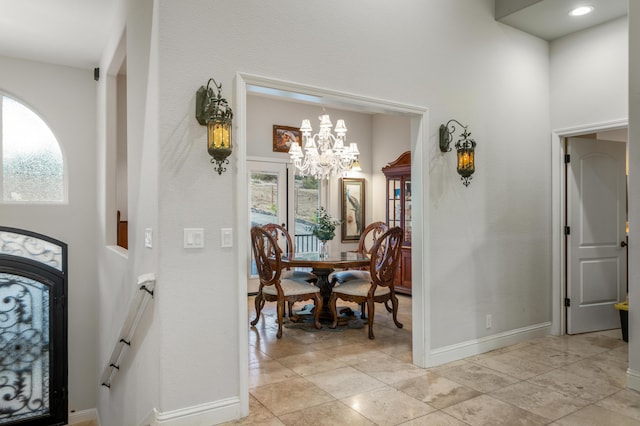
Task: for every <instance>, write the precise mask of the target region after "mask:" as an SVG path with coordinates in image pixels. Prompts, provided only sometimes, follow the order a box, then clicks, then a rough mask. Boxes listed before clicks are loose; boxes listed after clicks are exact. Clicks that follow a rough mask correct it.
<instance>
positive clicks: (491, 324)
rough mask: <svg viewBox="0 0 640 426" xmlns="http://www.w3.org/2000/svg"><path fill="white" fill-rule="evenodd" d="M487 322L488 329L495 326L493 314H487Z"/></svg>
mask: <svg viewBox="0 0 640 426" xmlns="http://www.w3.org/2000/svg"><path fill="white" fill-rule="evenodd" d="M485 322H486V326H487V328H491V327H492V326H493V317H492V316H491V314H487V317H486V319H485Z"/></svg>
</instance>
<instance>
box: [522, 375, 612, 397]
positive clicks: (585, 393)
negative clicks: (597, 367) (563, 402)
mask: <svg viewBox="0 0 640 426" xmlns="http://www.w3.org/2000/svg"><path fill="white" fill-rule="evenodd" d="M529 382H531V383H535V384H537V385H539V386H542V387H545V388H547V389H549V390H555V391H557V392H560V393H562V394H565V395H568V396H572V397H575V398H582V399H584V400H586V401H589V402H596V401H599V400H600V399H603V398H605V397H607V396H609V395H612V394H614V393H615V392H617V391H619V390H620V388H618V387H615V386H611V385H610V384H608V383H607V382H605V381H602V380H600V379H596V378H593V377H583V376H580V375H578V374H575V373H571V372H568V371H564V370H553V371H551V372H549V373H545V374H543V375H541V376H536V377H533V378H531V379H529Z"/></svg>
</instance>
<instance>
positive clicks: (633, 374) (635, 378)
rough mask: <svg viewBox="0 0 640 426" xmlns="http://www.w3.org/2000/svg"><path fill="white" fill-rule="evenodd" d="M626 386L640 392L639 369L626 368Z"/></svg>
mask: <svg viewBox="0 0 640 426" xmlns="http://www.w3.org/2000/svg"><path fill="white" fill-rule="evenodd" d="M627 387H628V388H629V389H633V390H635V391H638V392H640V371H638V370H632V369H630V368H627Z"/></svg>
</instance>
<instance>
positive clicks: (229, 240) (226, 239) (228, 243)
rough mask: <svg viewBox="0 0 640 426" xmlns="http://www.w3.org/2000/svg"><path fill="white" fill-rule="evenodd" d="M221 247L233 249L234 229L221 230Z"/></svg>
mask: <svg viewBox="0 0 640 426" xmlns="http://www.w3.org/2000/svg"><path fill="white" fill-rule="evenodd" d="M220 247H222V248H225V247H233V229H232V228H221V229H220Z"/></svg>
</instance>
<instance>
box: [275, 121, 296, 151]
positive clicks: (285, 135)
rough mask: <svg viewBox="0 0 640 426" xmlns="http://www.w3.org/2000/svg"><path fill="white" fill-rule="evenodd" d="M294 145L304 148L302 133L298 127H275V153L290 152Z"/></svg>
mask: <svg viewBox="0 0 640 426" xmlns="http://www.w3.org/2000/svg"><path fill="white" fill-rule="evenodd" d="M292 143H297V144H298V145H301V146H302V132H300V129H299V128H297V127H289V126H279V125H277V124H274V125H273V152H289V147H290V146H291V144H292Z"/></svg>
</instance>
